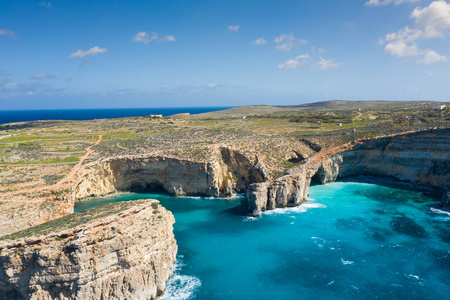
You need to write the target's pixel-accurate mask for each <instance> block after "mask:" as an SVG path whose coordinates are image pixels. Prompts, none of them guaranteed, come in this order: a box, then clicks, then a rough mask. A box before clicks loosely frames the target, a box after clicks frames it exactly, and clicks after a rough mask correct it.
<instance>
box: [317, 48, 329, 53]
mask: <svg viewBox="0 0 450 300" xmlns="http://www.w3.org/2000/svg"><path fill="white" fill-rule="evenodd" d="M317 52H319V53H325V52H327V50H325V49H323V48H319V49H317Z"/></svg>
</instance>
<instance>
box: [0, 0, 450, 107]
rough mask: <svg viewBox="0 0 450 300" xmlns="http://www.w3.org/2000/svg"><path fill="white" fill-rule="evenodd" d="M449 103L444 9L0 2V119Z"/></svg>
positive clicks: (448, 33) (167, 0)
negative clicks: (37, 112) (118, 111)
mask: <svg viewBox="0 0 450 300" xmlns="http://www.w3.org/2000/svg"><path fill="white" fill-rule="evenodd" d="M449 96H450V1H427V0H341V1H336V0H296V1H293V0H286V1H283V0H273V1H269V0H237V1H235V0H209V1H203V0H189V1H188V0H158V1H148V0H147V1H139V0H134V1H119V0H108V1H100V0H96V1H88V0H76V1H75V0H59V1H58V0H51V1H33V0H28V1H22V0H2V1H0V110H16V109H18V110H20V109H65V108H126V107H192V106H238V105H252V104H268V105H298V104H302V103H309V102H315V101H325V100H436V101H449Z"/></svg>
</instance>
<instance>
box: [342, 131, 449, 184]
mask: <svg viewBox="0 0 450 300" xmlns="http://www.w3.org/2000/svg"><path fill="white" fill-rule="evenodd" d="M340 155H342V163H341V164H340V165H339V176H338V178H343V177H351V176H357V175H373V176H383V177H384V176H389V177H393V178H395V179H397V180H400V181H406V182H410V183H413V184H416V185H419V186H426V187H431V188H435V189H439V190H448V189H449V188H450V129H436V130H430V131H422V132H416V133H410V134H402V135H397V136H394V137H386V138H379V139H374V140H370V141H367V142H365V143H362V144H359V145H356V146H355V147H353V148H352V149H350V150H348V151H344V152H342V153H340Z"/></svg>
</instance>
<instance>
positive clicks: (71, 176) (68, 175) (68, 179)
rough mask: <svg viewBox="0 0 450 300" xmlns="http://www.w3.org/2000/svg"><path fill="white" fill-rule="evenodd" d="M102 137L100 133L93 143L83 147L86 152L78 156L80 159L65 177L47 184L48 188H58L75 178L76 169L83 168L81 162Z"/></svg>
mask: <svg viewBox="0 0 450 300" xmlns="http://www.w3.org/2000/svg"><path fill="white" fill-rule="evenodd" d="M102 138H103V136H102V135H101V134H100V135H99V136H98V140H97V141H96V142H95V143H94V144H92V145H90V146H89V147H87V148H86V149H85V151H86V153H85V154H84V155H83V156H82V157H80V161H79V162H78V163H77V164H76V165H75V166H74V167H73V168H72V170H70V172H69V174H67V175H66V177H64V178H63V179H61V180H60V181H58V182H57V183H55V184H54V185H51V186H49V187H48V188H58V187H60V186H61V185H63V184H64V183H68V182H71V181H73V180H74V179H75V175H76V174H77V173H78V171H80V170H81V169H83V162H84V161H85V160H86V159H87V158H88V157H89V155H91V153H92V152H94V150H92V148H93V147H94V146H97V145H98V144H100V142H101V141H102Z"/></svg>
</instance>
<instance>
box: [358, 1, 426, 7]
mask: <svg viewBox="0 0 450 300" xmlns="http://www.w3.org/2000/svg"><path fill="white" fill-rule="evenodd" d="M418 1H420V0H369V1H367V2H366V3H365V4H366V5H367V6H380V5H388V4H395V5H399V4H402V3H407V2H418Z"/></svg>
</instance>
